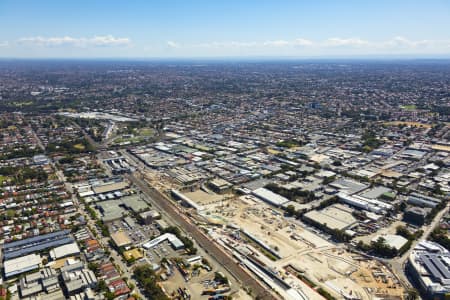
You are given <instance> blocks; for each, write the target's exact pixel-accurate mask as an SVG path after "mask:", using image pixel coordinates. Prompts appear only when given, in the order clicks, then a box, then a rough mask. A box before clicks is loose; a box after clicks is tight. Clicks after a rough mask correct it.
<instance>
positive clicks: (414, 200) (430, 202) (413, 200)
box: [408, 193, 442, 208]
mask: <svg viewBox="0 0 450 300" xmlns="http://www.w3.org/2000/svg"><path fill="white" fill-rule="evenodd" d="M441 201H442V200H441V199H438V198H434V197H429V196H425V195H421V194H418V193H412V194H411V195H409V197H408V203H409V204H411V205H416V206H420V207H430V208H435V207H436V206H438V205H439V204H440V203H441Z"/></svg>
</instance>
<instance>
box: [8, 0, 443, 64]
mask: <svg viewBox="0 0 450 300" xmlns="http://www.w3.org/2000/svg"><path fill="white" fill-rule="evenodd" d="M366 56H368V57H385V56H395V57H446V58H448V57H450V1H447V0H420V1H419V0H309V1H307V0H184V1H183V0H179V1H177V0H161V1H158V0H143V1H139V0H129V1H125V0H122V1H119V0H86V1H85V0H76V1H75V0H55V1H50V0H28V1H25V0H0V58H189V57H196V58H214V57H298V58H316V57H324V58H328V57H366Z"/></svg>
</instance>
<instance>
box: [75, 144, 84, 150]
mask: <svg viewBox="0 0 450 300" xmlns="http://www.w3.org/2000/svg"><path fill="white" fill-rule="evenodd" d="M73 147H74V148H75V149H77V150H78V151H84V149H85V148H86V147H84V145H83V144H75V145H73Z"/></svg>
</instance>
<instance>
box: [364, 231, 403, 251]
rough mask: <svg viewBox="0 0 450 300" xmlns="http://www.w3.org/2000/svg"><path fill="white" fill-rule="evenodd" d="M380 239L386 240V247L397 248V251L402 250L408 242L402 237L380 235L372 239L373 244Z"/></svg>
mask: <svg viewBox="0 0 450 300" xmlns="http://www.w3.org/2000/svg"><path fill="white" fill-rule="evenodd" d="M380 237H382V238H384V240H385V242H386V245H388V246H390V247H392V248H395V249H396V250H400V249H401V248H402V247H403V246H404V245H405V244H406V243H407V242H408V240H407V239H405V238H404V237H402V236H401V235H396V234H386V235H378V236H376V237H374V238H373V239H372V241H373V242H375V241H377V240H378V239H379V238H380Z"/></svg>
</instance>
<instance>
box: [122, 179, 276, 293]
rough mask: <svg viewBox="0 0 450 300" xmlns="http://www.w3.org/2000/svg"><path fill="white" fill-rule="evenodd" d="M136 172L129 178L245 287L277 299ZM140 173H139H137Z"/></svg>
mask: <svg viewBox="0 0 450 300" xmlns="http://www.w3.org/2000/svg"><path fill="white" fill-rule="evenodd" d="M135 174H136V173H133V174H129V175H128V176H127V177H128V179H129V180H130V181H131V182H133V183H134V184H135V185H136V186H138V187H139V189H140V190H141V191H142V192H143V193H145V194H147V196H148V197H150V199H152V200H153V202H154V204H156V205H157V206H158V207H159V208H160V209H161V210H163V211H164V212H165V213H167V215H169V216H170V218H171V219H172V221H173V222H174V223H175V224H177V225H178V226H180V227H181V228H183V230H184V231H185V232H187V233H188V234H190V235H191V236H192V237H193V239H194V240H195V241H196V242H197V243H198V244H199V246H200V247H202V248H203V249H204V250H205V251H206V252H207V253H208V254H209V255H211V256H212V257H214V258H215V259H216V260H217V262H219V263H220V264H221V265H222V266H223V267H224V268H225V269H226V270H227V271H228V272H230V273H231V274H232V275H233V276H234V277H235V278H236V279H237V280H238V281H239V282H240V283H241V284H242V285H243V286H244V287H249V288H250V289H251V290H252V291H253V292H254V293H255V294H256V296H258V299H277V297H275V295H274V294H273V293H272V292H271V291H270V290H269V288H268V287H267V286H265V285H263V284H261V283H260V282H259V281H257V280H256V279H255V278H254V277H252V276H251V275H250V274H249V273H247V272H246V271H245V270H243V269H242V268H241V267H240V266H239V265H238V264H237V263H236V262H235V261H234V260H233V259H232V258H231V257H230V256H229V255H228V254H227V253H226V252H224V250H223V249H221V248H220V247H219V246H218V245H217V244H216V243H214V242H213V241H211V240H210V239H209V238H208V237H206V235H205V234H204V233H203V232H202V231H201V230H200V229H199V228H198V227H197V226H196V225H194V224H192V223H191V222H190V221H189V220H188V219H187V218H186V217H185V216H184V214H183V213H182V212H181V211H180V210H179V209H178V208H177V207H176V206H175V205H174V204H173V203H172V202H171V200H169V199H168V198H167V197H166V196H165V195H163V194H162V193H161V192H160V191H158V190H156V189H154V188H151V187H150V186H149V185H148V183H147V182H145V181H144V180H142V179H141V178H139V177H138V176H141V175H138V176H136V175H135ZM137 174H139V173H137Z"/></svg>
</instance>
